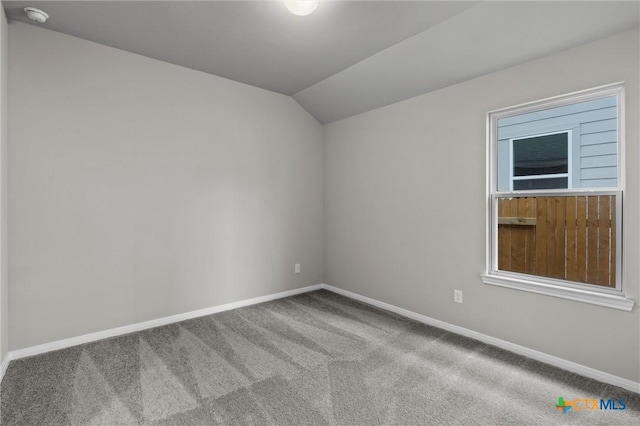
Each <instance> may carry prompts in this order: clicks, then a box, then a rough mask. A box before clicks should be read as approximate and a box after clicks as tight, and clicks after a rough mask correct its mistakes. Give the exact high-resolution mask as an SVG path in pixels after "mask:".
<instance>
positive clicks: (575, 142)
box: [498, 96, 618, 191]
mask: <svg viewBox="0 0 640 426" xmlns="http://www.w3.org/2000/svg"><path fill="white" fill-rule="evenodd" d="M616 114H617V108H616V98H615V96H610V97H606V98H600V99H594V100H591V101H585V102H581V103H578V104H572V105H567V106H562V107H557V108H550V109H545V110H542V111H536V112H531V113H527V114H520V115H517V116H513V117H507V118H503V119H500V120H498V164H499V167H500V169H499V170H498V188H499V190H501V191H506V190H509V167H510V161H509V140H510V139H513V138H522V137H527V136H532V135H536V134H543V133H554V132H560V131H563V130H571V131H572V151H571V153H570V155H571V159H572V162H573V164H572V168H571V173H572V180H573V184H572V186H573V187H574V188H581V187H615V186H617V184H616V176H617V169H616V167H617V166H616V165H617V154H616V152H617V139H618V134H617V133H618V132H617V117H616Z"/></svg>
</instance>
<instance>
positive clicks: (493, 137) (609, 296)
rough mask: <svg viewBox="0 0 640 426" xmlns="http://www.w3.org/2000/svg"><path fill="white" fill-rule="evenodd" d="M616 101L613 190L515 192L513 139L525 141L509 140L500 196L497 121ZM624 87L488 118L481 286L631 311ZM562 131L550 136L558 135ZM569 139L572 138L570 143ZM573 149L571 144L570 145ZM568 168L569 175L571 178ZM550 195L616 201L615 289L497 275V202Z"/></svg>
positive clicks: (587, 92)
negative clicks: (506, 175) (626, 257)
mask: <svg viewBox="0 0 640 426" xmlns="http://www.w3.org/2000/svg"><path fill="white" fill-rule="evenodd" d="M609 96H616V98H617V102H616V104H617V121H618V123H617V124H618V125H617V129H618V149H617V186H616V187H614V188H586V189H584V188H572V187H571V185H569V188H567V189H551V190H522V191H514V190H512V188H513V167H512V165H513V146H512V144H513V139H524V138H527V137H528V136H522V137H516V138H511V140H510V147H509V149H510V154H509V157H510V158H509V161H510V164H509V166H510V172H509V174H510V178H511V179H510V182H509V186H510V190H509V191H499V190H498V149H497V144H498V140H497V136H498V134H497V123H498V120H499V119H501V118H505V117H510V116H514V115H520V114H525V113H529V112H534V111H539V110H545V109H550V108H555V107H560V106H565V105H571V104H574V103H579V102H583V101H588V100H592V99H598V98H603V97H609ZM624 104H625V101H624V83H623V82H622V83H615V84H610V85H606V86H601V87H596V88H593V89H588V90H583V91H579V92H573V93H569V94H566V95H560V96H555V97H552V98H547V99H542V100H539V101H534V102H529V103H526V104H521V105H516V106H512V107H508V108H503V109H499V110H494V111H489V112H488V113H487V158H486V161H487V198H486V199H487V221H486V241H487V256H486V269H485V272H484V273H483V274H481V278H482V281H483V282H484V283H485V284H489V285H496V286H501V287H508V288H513V289H518V290H523V291H527V292H532V293H539V294H544V295H548V296H555V297H559V298H563V299H569V300H575V301H580V302H585V303H591V304H595V305H600V306H605V307H609V308H615V309H620V310H624V311H631V310H632V309H633V306H634V303H635V302H634V301H633V300H631V299H628V298H626V297H625V292H624V276H625V271H624V263H623V261H622V260H623V251H622V249H623V244H622V241H623V237H624V234H623V233H622V225H623V216H624V215H623V210H622V206H623V204H624V200H623V198H624V187H625V186H624V176H625V173H624V163H625V162H624V158H625V157H624V156H625V152H624V143H625V123H624ZM562 132H563V131H558V132H552V133H562ZM570 139H571V138H570ZM569 144H571V141H569ZM568 149H569V161H571V157H572V156H571V153H572V148H571V146H569V148H568ZM571 170H572V168H571V166H569V168H568V171H569V175H571ZM549 195H567V196H569V195H615V196H616V242H615V243H616V287H615V288H606V287H602V286H598V285H593V284H584V283H579V282H573V281H567V280H562V279H554V278H547V277H542V276H537V275H530V274H524V273H516V272H510V271H501V270H499V269H498V247H497V237H498V208H497V205H498V199H500V198H505V197H509V198H513V197H531V196H549Z"/></svg>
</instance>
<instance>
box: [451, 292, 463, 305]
mask: <svg viewBox="0 0 640 426" xmlns="http://www.w3.org/2000/svg"><path fill="white" fill-rule="evenodd" d="M453 301H454V302H456V303H462V290H453Z"/></svg>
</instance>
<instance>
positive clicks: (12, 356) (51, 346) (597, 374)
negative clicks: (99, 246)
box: [0, 284, 640, 393]
mask: <svg viewBox="0 0 640 426" xmlns="http://www.w3.org/2000/svg"><path fill="white" fill-rule="evenodd" d="M320 289H325V290H329V291H331V292H334V293H336V294H340V295H342V296H345V297H348V298H351V299H354V300H358V301H360V302H364V303H367V304H369V305H373V306H376V307H378V308H381V309H384V310H386V311H389V312H393V313H396V314H398V315H401V316H403V317H406V318H410V319H413V320H416V321H419V322H421V323H423V324H427V325H430V326H433V327H438V328H441V329H443V330H447V331H450V332H452V333H456V334H460V335H462V336H466V337H470V338H472V339H476V340H479V341H481V342H483V343H487V344H490V345H493V346H497V347H499V348H502V349H504V350H507V351H510V352H513V353H516V354H518V355H523V356H526V357H528V358H532V359H535V360H537V361H541V362H544V363H546V364H549V365H553V366H555V367H558V368H561V369H563V370H567V371H571V372H573V373H577V374H580V375H582V376H584V377H588V378H591V379H595V380H599V381H601V382H604V383H608V384H611V385H615V386H620V387H621V388H624V389H627V390H630V391H632V392H636V393H640V383H639V382H634V381H632V380H628V379H625V378H622V377H618V376H615V375H613V374H610V373H606V372H604V371H600V370H596V369H594V368H591V367H587V366H585V365H581V364H577V363H575V362H572V361H568V360H565V359H562V358H559V357H556V356H553V355H549V354H546V353H544V352H540V351H536V350H534V349H530V348H527V347H524V346H520V345H516V344H514V343H511V342H508V341H506V340H502V339H498V338H496V337H492V336H488V335H486V334H482V333H479V332H477V331H474V330H470V329H467V328H464V327H460V326H457V325H454V324H450V323H447V322H444V321H440V320H437V319H435V318H431V317H427V316H425V315H422V314H418V313H416V312H412V311H409V310H407V309H403V308H400V307H397V306H394V305H391V304H389V303H385V302H380V301H378V300H375V299H372V298H369V297H366V296H362V295H360V294H357V293H353V292H350V291H347V290H343V289H341V288H338V287H334V286H331V285H327V284H317V285H312V286H308V287H303V288H298V289H294V290H289V291H283V292H280V293H275V294H271V295H266V296H261V297H255V298H252V299H247V300H242V301H238V302H233V303H227V304H224V305H219V306H214V307H211V308H206V309H200V310H197V311H191V312H187V313H184V314H178V315H172V316H169V317H164V318H159V319H156V320H151V321H146V322H141V323H137V324H131V325H128V326H124V327H118V328H112V329H110V330H104V331H99V332H96V333H90V334H85V335H83V336H78V337H73V338H70V339H64V340H58V341H56V342H50V343H45V344H42V345H37V346H32V347H30V348H24V349H19V350H16V351H11V352H9V353H8V354H7V356H6V357H5V359H4V361H3V362H2V365H1V367H0V382H1V381H2V377H4V372H5V370H6V369H7V366H8V364H9V361H12V360H16V359H20V358H25V357H29V356H33V355H39V354H43V353H46V352H50V351H55V350H59V349H64V348H67V347H70V346H75V345H80V344H83V343H90V342H94V341H96V340H101V339H105V338H108V337H115V336H121V335H124V334H128V333H132V332H135V331H142V330H146V329H149V328H153V327H159V326H162V325H167V324H172V323H175V322H179V321H184V320H187V319H191V318H197V317H201V316H205V315H211V314H215V313H218V312H223V311H228V310H231V309H236V308H241V307H244V306H250V305H255V304H258V303H263V302H268V301H271V300H276V299H281V298H283V297H288V296H294V295H296V294H302V293H306V292H309V291H315V290H320Z"/></svg>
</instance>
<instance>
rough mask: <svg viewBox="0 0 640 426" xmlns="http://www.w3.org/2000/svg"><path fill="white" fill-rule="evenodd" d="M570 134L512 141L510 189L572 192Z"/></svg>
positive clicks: (539, 136) (569, 132) (529, 137)
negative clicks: (569, 190) (560, 189)
mask: <svg viewBox="0 0 640 426" xmlns="http://www.w3.org/2000/svg"><path fill="white" fill-rule="evenodd" d="M570 135H571V131H565V132H560V133H552V134H548V135H538V136H527V137H526V138H521V139H511V164H510V166H509V168H510V170H511V189H512V190H526V189H554V188H571V185H570V183H569V146H570V142H569V141H570V140H571V136H570Z"/></svg>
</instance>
